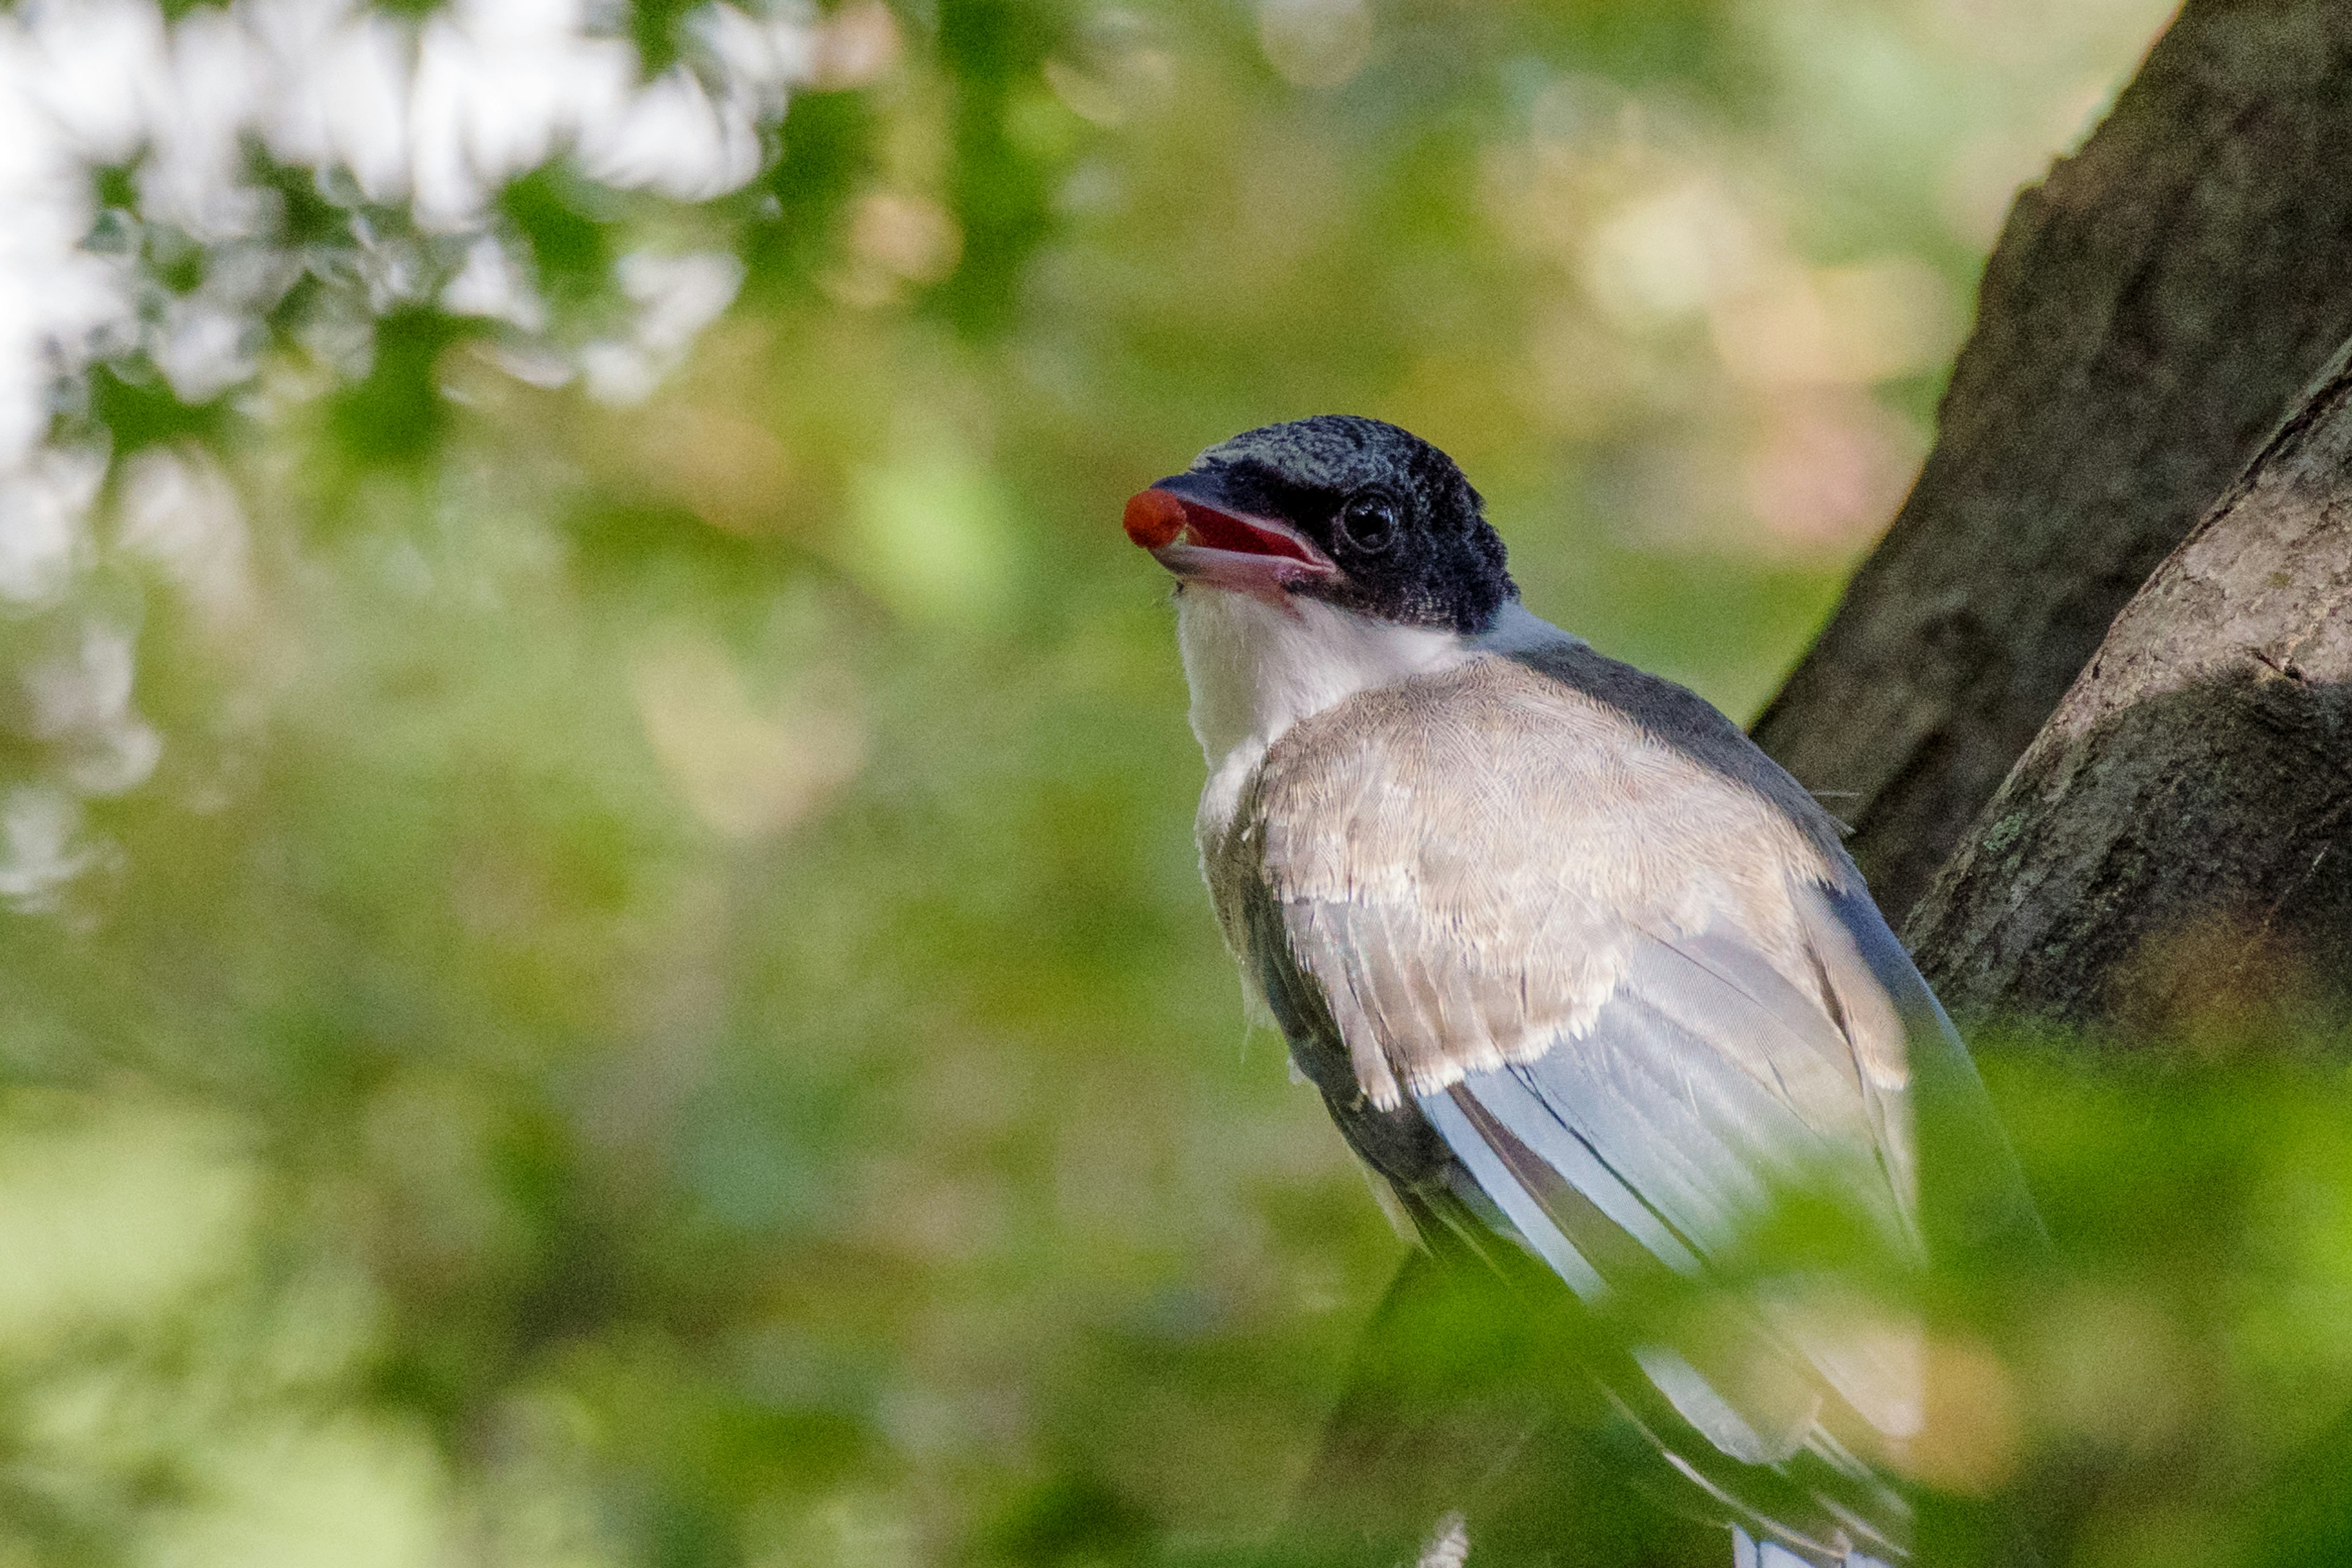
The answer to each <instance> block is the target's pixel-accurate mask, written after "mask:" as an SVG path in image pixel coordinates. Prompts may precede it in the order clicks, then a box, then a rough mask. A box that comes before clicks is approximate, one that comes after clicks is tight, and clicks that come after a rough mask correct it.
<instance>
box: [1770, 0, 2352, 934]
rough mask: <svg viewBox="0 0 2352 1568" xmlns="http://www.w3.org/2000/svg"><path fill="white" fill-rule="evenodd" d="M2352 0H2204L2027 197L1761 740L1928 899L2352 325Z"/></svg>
mask: <svg viewBox="0 0 2352 1568" xmlns="http://www.w3.org/2000/svg"><path fill="white" fill-rule="evenodd" d="M2347 279H2352V5H2344V4H2342V3H2340V0H2293V3H2289V0H2191V4H2190V5H2188V7H2187V8H2186V9H2185V11H2184V12H2183V13H2182V15H2181V16H2180V17H2179V20H2178V21H2177V22H2176V23H2175V24H2174V25H2173V26H2172V28H2171V29H2170V31H2169V32H2168V33H2167V34H2166V35H2165V37H2163V39H2162V40H2161V41H2160V42H2159V43H2158V45H2157V46H2156V47H2155V49H2154V50H2153V51H2152V52H2151V53H2150V54H2149V56H2148V58H2147V62H2146V64H2145V66H2144V67H2143V68H2142V69H2141V70H2140V72H2139V75H2138V77H2137V79H2136V80H2135V81H2134V82H2133V83H2132V84H2131V86H2130V87H2129V88H2128V89H2126V90H2125V92H2124V93H2123V95H2122V97H2121V98H2120V99H2119V100H2117V102H2116V107H2115V110H2114V112H2113V113H2112V114H2111V115H2110V116H2109V117H2108V118H2107V120H2106V121H2105V123H2104V124H2103V125H2101V126H2100V127H2099V130H2098V132H2097V133H2096V134H2095V135H2094V136H2093V137H2092V138H2091V139H2090V141H2089V142H2088V143H2087V144H2086V145H2085V146H2084V148H2083V150H2082V151H2081V152H2080V153H2076V154H2075V155H2074V156H2073V157H2071V158H2068V159H2066V160H2064V161H2063V162H2061V163H2059V164H2057V166H2056V167H2054V168H2053V170H2052V171H2051V173H2050V175H2049V178H2048V179H2047V180H2046V181H2044V182H2043V184H2042V185H2041V186H2039V187H2038V188H2036V189H2032V190H2029V191H2027V192H2026V193H2024V194H2023V195H2021V197H2020V198H2019V200H2018V203H2017V205H2016V207H2015V208H2014V209H2013V211H2012V212H2011V216H2010V219H2009V223H2008V226H2007V228H2006V230H2005V231H2004V233H2003V234H2002V236H2001V238H2000V246H1999V247H1998V248H1997V249H1996V250H1995V251H1994V253H1993V257H1992V260H1991V262H1990V265H1989V267H1988V268H1987V269H1986V273H1985V278H1984V283H1983V288H1982V290H1981V294H1980V297H1979V307H1978V323H1977V328H1976V331H1975V332H1974V334H1973V336H1972V337H1971V338H1970V339H1969V343H1968V346H1967V347H1966V348H1965V349H1964V350H1963V351H1962V352H1961V354H1960V358H1959V363H1958V365H1957V367H1956V368H1955V370H1954V373H1953V378H1952V384H1951V389H1950V391H1949V392H1948V394H1947V395H1946V397H1945V400H1944V405H1943V408H1942V411H1941V414H1940V417H1939V421H1938V431H1937V442H1936V446H1935V449H1934V450H1933V452H1932V453H1931V454H1930V455H1929V457H1928V458H1927V467H1926V468H1925V469H1924V470H1923V471H1922V472H1921V474H1920V476H1919V479H1918V483H1917V485H1916V487H1915V488H1914V489H1913V490H1912V492H1911V496H1910V499H1909V500H1907V501H1906V503H1905V505H1904V507H1903V510H1902V512H1901V514H1900V515H1899V516H1898V517H1897V518H1896V519H1895V524H1894V526H1893V528H1892V529H1891V530H1890V531H1888V533H1887V535H1886V538H1885V542H1883V543H1882V544H1881V545H1880V546H1879V548H1878V550H1877V552H1875V553H1874V555H1872V556H1871V558H1870V560H1869V561H1868V562H1867V563H1865V564H1864V567H1863V568H1862V570H1861V571H1860V573H1858V574H1856V575H1855V577H1854V579H1853V584H1852V585H1851V586H1850V587H1849V588H1848V589H1847V591H1846V595H1845V599H1844V602H1843V604H1842V605H1840V606H1839V608H1838V611H1837V614H1836V615H1835V616H1834V617H1833V618H1832V620H1831V622H1830V624H1829V626H1828V628H1827V629H1826V630H1825V631H1824V632H1823V633H1822V637H1821V639H1820V641H1819V642H1817V643H1816V644H1815V645H1814V647H1813V648H1812V651H1811V653H1809V654H1808V655H1807V656H1806V658H1805V660H1804V662H1803V663H1802V664H1801V665H1800V666H1799V667H1798V668H1797V670H1796V672H1795V673H1794V674H1793V675H1792V676H1791V677H1790V679H1789V682H1788V684H1787V686H1786V687H1785V688H1784V689H1782V690H1781V692H1780V696H1779V697H1778V698H1777V699H1776V700H1774V701H1773V703H1772V705H1771V706H1770V708H1769V709H1768V710H1766V712H1765V714H1764V716H1763V717H1762V718H1761V719H1760V720H1759V721H1758V722H1757V726H1756V731H1755V732H1756V738H1757V739H1758V740H1759V742H1762V743H1763V745H1764V748H1765V750H1767V751H1769V752H1771V753H1772V754H1773V756H1775V757H1776V758H1778V759H1779V760H1780V762H1781V763H1783V764H1784V765H1786V766H1787V767H1788V768H1789V769H1790V772H1792V773H1795V774H1796V775H1797V777H1798V778H1799V779H1801V780H1802V781H1803V782H1804V783H1805V784H1807V785H1809V786H1811V788H1813V789H1816V790H1820V791H1822V792H1824V793H1826V792H1830V791H1838V792H1845V793H1846V794H1847V795H1851V796H1852V797H1853V798H1851V799H1847V800H1841V801H1840V805H1842V807H1843V812H1842V814H1843V815H1844V816H1846V818H1847V820H1848V821H1849V822H1851V823H1853V826H1854V827H1855V829H1856V832H1855V835H1854V837H1853V842H1852V845H1851V847H1852V848H1853V852H1854V858H1856V860H1858V861H1859V862H1860V863H1861V866H1862V869H1863V872H1864V875H1865V876H1866V877H1867V878H1868V879H1869V880H1870V885H1871V888H1872V890H1873V891H1874V893H1875V894H1876V895H1877V898H1878V901H1879V903H1880V905H1881V907H1883V908H1884V909H1885V910H1886V912H1887V915H1888V917H1889V918H1890V919H1892V920H1893V921H1895V922H1896V924H1897V925H1898V926H1899V925H1900V924H1901V923H1902V921H1903V919H1904V916H1905V914H1906V911H1907V910H1909V909H1910V908H1911V907H1912V905H1913V904H1914V902H1915V901H1916V900H1917V898H1918V897H1919V895H1920V894H1921V893H1922V892H1923V891H1924V890H1925V889H1926V888H1927V883H1928V880H1929V879H1930V878H1932V877H1933V876H1934V874H1935V872H1936V870H1937V867H1938V866H1939V865H1940V864H1941V863H1942V862H1943V861H1944V859H1945V858H1946V857H1947V856H1948V855H1949V854H1950V853H1951V851H1952V850H1953V849H1954V848H1955V847H1957V846H1958V842H1959V840H1960V838H1961V837H1962V835H1963V834H1964V833H1965V832H1966V830H1967V828H1968V826H1969V823H1970V821H1972V820H1973V819H1974V818H1975V816H1976V815H1977V813H1978V810H1979V808H1980V807H1981V806H1982V805H1984V803H1985V802H1986V801H1987V800H1988V799H1989V798H1990V796H1991V795H1992V793H1993V790H1994V789H1995V788H1996V787H1997V786H1998V785H1999V784H2000V781H2001V778H2002V776H2003V775H2004V774H2005V773H2008V771H2009V768H2010V764H2011V763H2012V762H2014V761H2015V760H2016V758H2017V756H2018V754H2019V752H2021V751H2022V750H2023V749H2024V747H2025V744H2026V742H2028V741H2029V740H2031V739H2032V736H2033V734H2034V732H2035V731H2036V730H2038V729H2039V728H2040V727H2041V725H2042V721H2043V720H2044V719H2045V718H2047V717H2048V716H2049V713H2050V710H2051V709H2052V708H2053V705H2054V704H2055V703H2056V702H2057V700H2058V699H2059V697H2060V696H2061V695H2062V694H2063V693H2064V691H2065V690H2066V689H2067V687H2068V685H2069V684H2070V683H2071V682H2072V681H2073V680H2074V677H2075V675H2076V674H2077V672H2079V671H2080V670H2081V669H2082V668H2083V666H2084V662H2085V661H2086V660H2088V659H2089V658H2090V656H2091V652H2092V650H2093V649H2094V648H2095V647H2097V646H2098V642H2099V638H2100V636H2101V635H2102V634H2103V633H2104V632H2105V629H2106V626H2107V624H2108V622H2109V620H2110V619H2112V618H2113V616H2115V613H2116V610H2117V609H2119V608H2120V607H2121V606H2122V605H2123V603H2124V601H2125V600H2126V598H2127V597H2129V596H2130V595H2131V594H2132V592H2133V590H2135V589H2137V587H2138V586H2139V585H2140V583H2141V582H2142V581H2143V580H2144V579H2145V578H2146V577H2147V574H2148V572H2149V570H2150V569H2151V568H2153V567H2154V566H2155V565H2156V563H2158V561H2160V560H2162V559H2163V558H2164V556H2165V554H2166V552H2168V551H2169V550H2170V549H2171V548H2172V547H2173V546H2174V545H2175V544H2177V543H2178V542H2179V541H2180V539H2181V537H2182V536H2183V535H2184V534H2186V533H2187V532H2188V531H2189V527H2190V526H2191V525H2192V524H2193V523H2194V522H2195V521H2197V519H2198V518H2199V517H2200V516H2201V515H2203V513H2204V512H2205V510H2206V509H2207V508H2208V507H2209V506H2210V505H2211V504H2212V502H2213V500H2214V499H2215V498H2216V497H2217V496H2219V495H2220V494H2221V490H2222V489H2223V488H2224V487H2226V486H2227V485H2228V484H2229V483H2230V481H2231V479H2234V478H2236V476H2237V475H2238V473H2239V472H2240V470H2241V469H2242V468H2243V466H2244V464H2245V462H2246V460H2247V458H2249V457H2251V456H2252V453H2253V450H2254V449H2255V447H2257V446H2258V445H2259V444H2260V443H2261V441H2262V439H2263V437H2264V435H2265V434H2267V433H2268V432H2269V430H2270V429H2271V428H2272V427H2273V426H2274V425H2275V423H2276V422H2277V420H2278V419H2279V418H2280V416H2282V415H2283V414H2284V412H2285V410H2286V407H2287V405H2288V404H2289V402H2290V400H2291V399H2292V398H2293V397H2294V395H2295V394H2297V393H2298V392H2299V391H2301V389H2302V388H2303V387H2304V385H2305V384H2307V383H2308V381H2309V380H2310V378H2311V377H2312V375H2313V374H2315V373H2316V372H2317V370H2318V369H2319V367H2320V365H2321V364H2322V363H2323V362H2324V361H2325V360H2326V358H2327V356H2328V354H2329V353H2331V352H2333V350H2334V349H2335V347H2336V344H2337V343H2338V342H2342V341H2343V340H2344V338H2345V337H2346V336H2347V333H2352V287H2347Z"/></svg>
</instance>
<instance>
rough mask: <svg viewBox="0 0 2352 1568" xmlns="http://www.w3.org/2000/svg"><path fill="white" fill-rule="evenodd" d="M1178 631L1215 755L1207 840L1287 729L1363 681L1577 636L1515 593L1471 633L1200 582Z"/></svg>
mask: <svg viewBox="0 0 2352 1568" xmlns="http://www.w3.org/2000/svg"><path fill="white" fill-rule="evenodd" d="M1176 636H1177V641H1178V643H1179V645H1180V646H1181V647H1182V649H1183V654H1184V679H1185V680H1186V681H1187V683H1189V684H1190V685H1191V687H1192V733H1193V734H1194V735H1195V736H1196V737H1198V738H1199V740H1200V742H1201V751H1202V755H1203V756H1205V757H1206V758H1207V759H1208V763H1209V782H1208V784H1207V787H1206V788H1204V789H1203V790H1202V792H1201V812H1200V816H1199V817H1198V819H1197V820H1196V822H1195V824H1194V826H1195V828H1196V830H1197V831H1198V833H1199V834H1200V837H1201V840H1202V843H1204V844H1205V843H1208V842H1210V841H1211V840H1213V838H1215V837H1221V836H1222V835H1223V832H1224V829H1225V826H1226V825H1227V824H1228V823H1230V822H1231V821H1232V820H1233V814H1234V807H1235V805H1238V804H1239V802H1240V799H1241V792H1242V787H1243V785H1244V784H1247V783H1248V782H1249V776H1250V774H1251V773H1252V772H1253V771H1255V768H1256V767H1257V764H1258V762H1259V760H1260V759H1262V758H1263V757H1264V756H1265V752H1266V748H1267V747H1269V746H1271V745H1273V744H1274V742H1276V741H1277V740H1279V739H1281V737H1282V734H1283V732H1284V731H1286V730H1288V729H1289V728H1290V727H1291V726H1292V725H1293V724H1296V723H1297V722H1298V721H1300V720H1302V719H1311V718H1313V717H1314V716H1315V715H1316V714H1318V713H1320V712H1322V711H1324V710H1326V709H1328V708H1334V707H1337V706H1338V705H1339V703H1341V702H1344V701H1346V700H1348V699H1349V698H1350V697H1353V696H1354V695H1355V694H1356V693H1357V692H1359V691H1370V690H1374V689H1378V688H1380V687H1383V686H1392V685H1394V684H1396V683H1397V682H1398V681H1400V680H1406V679H1411V678H1412V677H1413V676H1416V675H1429V674H1433V673H1435V672H1437V671H1439V670H1444V669H1451V668H1454V667H1455V666H1457V665H1460V664H1462V663H1465V661H1467V660H1469V659H1471V658H1476V657H1477V656H1478V655H1480V654H1483V653H1503V652H1508V651H1511V650H1512V649H1513V648H1516V647H1522V646H1525V647H1540V646H1543V645H1545V644H1548V643H1555V642H1562V641H1569V642H1572V641H1574V640H1575V639H1574V638H1572V637H1569V635H1568V634H1567V633H1566V632H1563V631H1561V630H1560V629H1559V627H1557V626H1552V625H1550V624H1549V622H1546V621H1542V620H1538V618H1537V617H1536V616H1532V615H1530V614H1528V611H1527V610H1526V609H1525V608H1524V607H1522V606H1521V605H1519V604H1518V602H1517V600H1514V601H1512V602H1511V603H1510V604H1507V605H1505V606H1504V607H1503V611H1502V614H1501V615H1499V616H1496V620H1495V625H1494V626H1493V627H1492V628H1491V629H1489V630H1487V631H1486V632H1483V633H1480V634H1478V635H1477V636H1475V637H1465V636H1464V635H1462V634H1461V633H1459V632H1454V631H1449V630H1439V629H1432V628H1429V627H1424V626H1394V625H1391V624H1390V623H1388V622H1385V621H1379V620H1374V619H1372V618H1371V617H1370V616H1360V615H1358V614H1356V613H1355V612H1353V611H1351V610H1343V609H1340V608H1339V607H1337V606H1335V605H1327V604H1324V603H1322V602H1321V601H1320V600H1317V599H1309V598H1304V597H1301V598H1294V599H1292V600H1290V601H1289V602H1288V603H1287V604H1286V605H1270V604H1267V603H1265V601H1264V600H1261V599H1255V598H1251V597H1249V596H1248V595H1242V594H1229V593H1224V592H1221V591H1219V590H1217V589H1214V588H1201V587H1194V588H1191V589H1188V590H1186V591H1185V592H1184V593H1183V594H1181V595H1178V597H1177V601H1176Z"/></svg>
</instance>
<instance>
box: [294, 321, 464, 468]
mask: <svg viewBox="0 0 2352 1568" xmlns="http://www.w3.org/2000/svg"><path fill="white" fill-rule="evenodd" d="M482 331H484V324H483V323H482V322H480V321H470V320H467V319H466V318H463V317H457V316H451V315H447V314H445V313H443V312H442V311H439V310H428V309H425V308H422V307H409V308H405V309H403V310H394V311H392V312H391V313H389V314H387V315H385V316H383V317H382V318H380V319H379V320H378V321H376V323H375V329H374V344H373V359H372V362H371V363H370V365H369V367H368V373H367V374H366V375H365V376H364V377H363V378H362V379H361V380H360V381H359V382H357V383H355V384H352V385H351V386H349V387H346V388H344V389H343V390H341V391H340V392H338V393H336V394H334V395H332V396H331V398H330V399H329V400H328V405H327V432H328V436H329V437H330V438H331V440H332V442H333V443H334V447H335V449H336V451H337V452H338V453H339V454H341V456H343V457H344V458H348V459H350V460H351V461H352V462H354V463H356V464H358V465H359V466H361V467H362V468H376V467H396V466H399V465H402V464H408V463H415V462H417V461H420V460H422V459H423V458H425V457H427V456H428V455H430V454H431V453H432V451H433V450H434V448H435V447H436V446H437V445H438V444H439V442H440V439H441V437H442V434H443V432H444V431H445V430H446V428H447V426H448V423H449V407H448V402H447V399H446V397H445V396H444V395H443V392H442V384H441V360H442V355H443V354H445V353H446V352H447V351H448V350H449V349H450V347H451V346H452V345H454V344H457V343H459V342H465V341H466V340H467V339H468V338H471V337H475V336H478V335H479V334H480V333H481V332H482Z"/></svg>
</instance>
